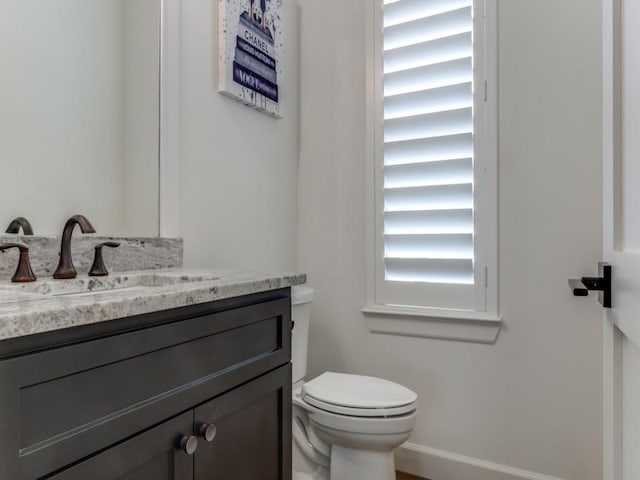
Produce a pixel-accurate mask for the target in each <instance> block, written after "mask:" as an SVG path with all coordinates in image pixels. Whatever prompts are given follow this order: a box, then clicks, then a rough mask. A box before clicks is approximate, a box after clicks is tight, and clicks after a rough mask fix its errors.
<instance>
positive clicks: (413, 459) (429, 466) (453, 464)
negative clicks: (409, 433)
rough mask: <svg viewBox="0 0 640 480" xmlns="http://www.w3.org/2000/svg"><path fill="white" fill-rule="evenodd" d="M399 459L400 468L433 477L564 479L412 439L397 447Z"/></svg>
mask: <svg viewBox="0 0 640 480" xmlns="http://www.w3.org/2000/svg"><path fill="white" fill-rule="evenodd" d="M395 459H396V470H400V471H402V472H407V473H410V474H412V475H418V476H420V477H424V478H429V479H430V480H562V479H561V478H558V477H550V476H548V475H542V474H540V473H536V472H530V471H528V470H522V469H520V468H513V467H508V466H506V465H500V464H498V463H493V462H487V461H485V460H480V459H478V458H472V457H466V456H464V455H459V454H457V453H452V452H446V451H444V450H438V449H436V448H430V447H425V446H423V445H417V444H415V443H410V442H406V443H404V444H402V445H401V446H400V447H398V448H397V449H396V451H395Z"/></svg>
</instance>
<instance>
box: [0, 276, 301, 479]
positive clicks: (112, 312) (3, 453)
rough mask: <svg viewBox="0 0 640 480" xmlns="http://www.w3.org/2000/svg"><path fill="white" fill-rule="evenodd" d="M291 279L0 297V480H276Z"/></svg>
mask: <svg viewBox="0 0 640 480" xmlns="http://www.w3.org/2000/svg"><path fill="white" fill-rule="evenodd" d="M143 278H144V281H143V280H142V279H143ZM132 279H133V280H134V281H132ZM185 279H186V280H185ZM304 279H305V278H304V275H295V274H292V275H257V274H232V273H228V272H217V273H215V274H209V275H208V276H207V275H204V276H200V277H194V276H191V277H189V276H185V275H184V273H183V272H181V271H180V270H173V271H171V272H169V273H168V275H164V276H163V275H162V274H156V273H154V274H148V275H147V276H146V277H143V274H139V275H138V276H137V277H136V276H135V275H127V276H126V280H125V279H123V277H122V276H121V277H119V279H118V280H115V279H112V280H111V281H112V283H115V286H114V285H113V284H111V285H106V286H105V285H102V284H101V285H98V286H96V284H91V285H89V282H90V280H89V279H86V278H85V279H81V278H79V279H77V280H76V281H75V283H69V284H67V285H70V286H63V283H53V284H50V285H53V286H45V287H42V286H40V287H38V288H39V290H38V288H36V287H35V285H36V284H35V283H34V284H31V285H33V286H31V287H27V286H24V287H23V286H18V287H11V288H13V289H14V290H12V291H11V292H10V293H6V291H5V292H4V293H3V289H2V288H0V431H2V433H3V434H2V435H1V436H0V480H36V479H41V478H47V479H55V480H76V479H77V480H80V479H86V478H91V479H104V480H112V479H136V480H145V479H150V480H161V479H176V480H190V479H204V478H206V479H233V480H242V479H247V480H249V479H251V480H258V479H264V480H280V479H285V480H290V478H291V432H290V430H291V368H290V357H291V346H290V337H291V313H290V312H291V309H290V288H289V287H290V286H292V285H295V284H299V283H303V282H304ZM190 280H191V281H190ZM62 282H67V281H62ZM83 282H84V283H83ZM40 285H42V284H40ZM103 287H104V288H103ZM52 288H53V290H51V289H52ZM2 295H5V297H4V303H2V300H3V297H2ZM8 298H11V299H13V300H7V299H8Z"/></svg>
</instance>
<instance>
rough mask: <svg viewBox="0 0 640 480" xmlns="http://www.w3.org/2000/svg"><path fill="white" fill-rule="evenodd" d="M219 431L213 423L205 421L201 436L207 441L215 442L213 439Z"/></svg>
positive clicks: (201, 428)
mask: <svg viewBox="0 0 640 480" xmlns="http://www.w3.org/2000/svg"><path fill="white" fill-rule="evenodd" d="M217 432H218V429H217V428H216V426H215V425H214V424H213V423H204V424H202V426H201V427H200V436H201V437H202V438H204V439H205V440H206V441H207V442H213V439H214V438H216V433H217Z"/></svg>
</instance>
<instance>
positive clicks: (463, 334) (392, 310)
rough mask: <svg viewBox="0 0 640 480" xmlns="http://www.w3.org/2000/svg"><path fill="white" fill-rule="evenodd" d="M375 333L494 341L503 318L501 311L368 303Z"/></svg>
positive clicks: (370, 325) (366, 311)
mask: <svg viewBox="0 0 640 480" xmlns="http://www.w3.org/2000/svg"><path fill="white" fill-rule="evenodd" d="M362 313H364V315H365V321H366V324H367V328H369V331H371V332H372V333H383V334H387V335H401V336H406V337H424V338H436V339H441V340H455V341H460V342H472V343H487V344H494V343H496V340H497V339H498V334H499V333H500V328H501V326H502V319H501V318H500V317H499V316H497V315H492V314H485V313H477V312H463V311H455V310H436V309H434V310H431V309H421V308H410V307H386V306H380V305H375V306H367V307H365V308H363V309H362Z"/></svg>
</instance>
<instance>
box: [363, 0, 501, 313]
mask: <svg viewBox="0 0 640 480" xmlns="http://www.w3.org/2000/svg"><path fill="white" fill-rule="evenodd" d="M374 3H375V4H376V6H375V12H373V15H372V16H371V21H372V22H373V25H374V26H373V28H372V32H374V33H373V35H374V37H375V38H374V39H373V41H372V42H371V43H372V45H374V46H375V47H374V52H373V55H372V57H373V60H372V61H371V68H370V72H371V76H372V85H371V88H370V91H371V92H372V95H371V104H370V110H369V116H370V126H371V131H372V135H371V137H372V139H373V140H372V141H371V143H372V144H373V146H372V148H371V152H372V155H371V157H372V158H373V159H374V162H373V163H374V166H373V168H372V174H371V175H370V178H371V183H372V185H373V187H372V192H371V195H370V200H371V202H370V203H372V204H373V208H372V214H371V219H370V220H371V221H370V226H371V228H370V236H371V237H372V238H373V241H372V245H371V246H370V249H369V250H370V254H371V256H372V260H371V261H370V263H371V264H372V265H371V268H370V277H371V278H370V281H369V307H368V308H366V309H365V312H369V313H376V312H380V311H394V312H396V313H397V312H404V313H411V314H421V315H427V316H437V317H458V318H468V319H476V320H477V319H480V320H485V319H489V318H496V313H497V253H496V252H497V181H496V175H497V174H496V164H497V162H496V156H497V153H496V137H497V135H496V128H497V122H496V92H495V73H494V72H495V55H494V53H495V51H496V49H495V34H493V33H492V32H494V31H495V24H494V19H495V4H494V3H495V0H377V2H374Z"/></svg>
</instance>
